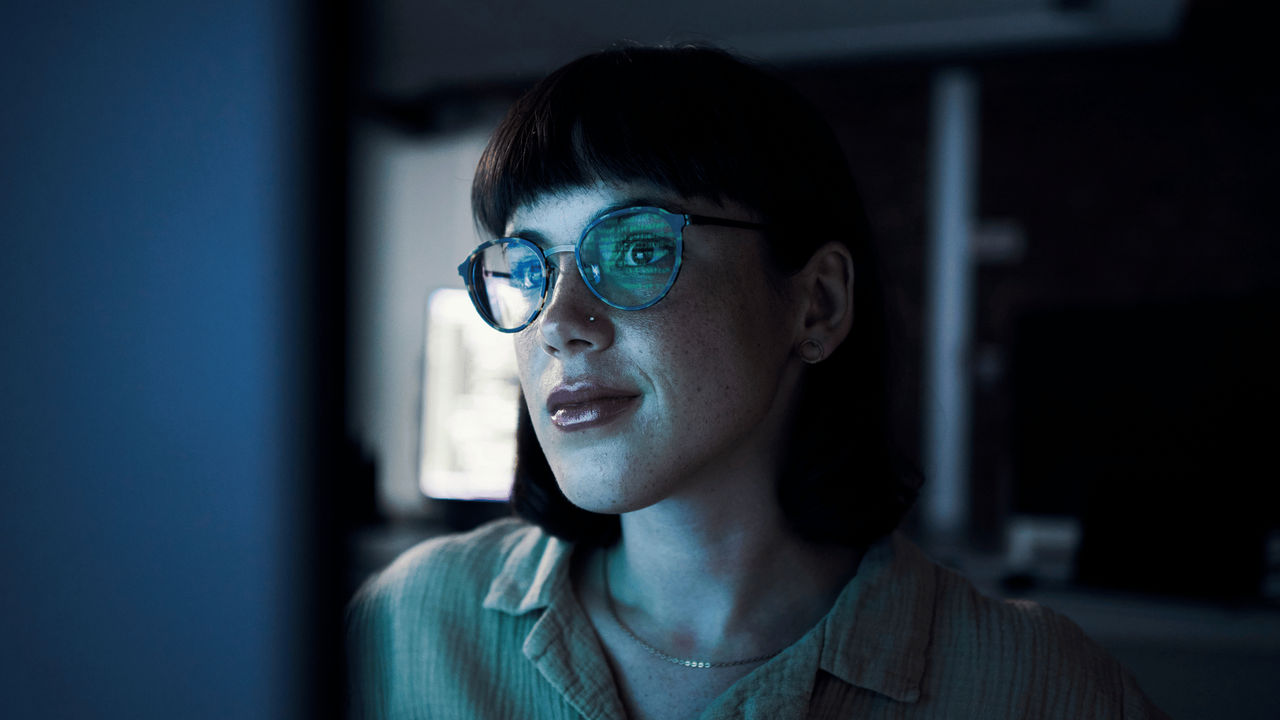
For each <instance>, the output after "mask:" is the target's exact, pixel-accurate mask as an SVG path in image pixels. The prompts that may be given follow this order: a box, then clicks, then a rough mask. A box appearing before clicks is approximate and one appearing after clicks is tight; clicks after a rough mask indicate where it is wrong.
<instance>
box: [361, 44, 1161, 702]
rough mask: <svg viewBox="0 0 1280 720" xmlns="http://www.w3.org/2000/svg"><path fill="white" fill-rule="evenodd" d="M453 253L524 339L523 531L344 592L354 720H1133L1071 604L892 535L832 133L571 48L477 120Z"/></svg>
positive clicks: (849, 219)
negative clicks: (956, 569)
mask: <svg viewBox="0 0 1280 720" xmlns="http://www.w3.org/2000/svg"><path fill="white" fill-rule="evenodd" d="M473 206H474V210H475V214H476V217H477V220H478V222H479V224H480V225H481V226H482V227H483V228H484V229H485V230H486V231H487V232H488V233H489V234H490V235H491V236H492V237H494V238H495V240H492V241H489V242H487V243H485V244H483V245H481V246H480V247H479V248H478V249H477V250H476V251H475V252H474V253H473V254H472V255H471V256H470V257H469V258H468V259H467V261H466V262H464V263H463V265H462V266H461V267H460V272H461V273H462V275H463V278H464V281H465V282H466V283H467V286H468V288H469V290H470V291H471V295H472V299H473V301H474V302H475V304H476V308H477V310H478V311H479V312H480V314H481V317H483V318H484V319H485V321H486V322H488V323H489V324H490V325H492V326H493V327H494V328H496V329H497V330H501V331H504V332H509V333H512V335H513V338H514V342H515V347H516V353H517V359H518V366H519V373H520V382H521V389H522V395H523V397H522V404H521V410H520V422H519V437H518V455H519V459H518V464H517V469H516V476H517V478H516V484H515V487H514V491H513V505H514V507H515V509H516V512H517V514H518V515H519V516H520V518H521V519H520V520H507V521H502V522H499V523H495V524H492V525H489V526H486V527H483V528H480V529H479V530H477V531H475V532H473V533H470V534H468V535H464V536H460V537H452V538H445V539H440V540H433V541H430V542H428V543H424V544H423V545H421V546H419V547H417V548H415V549H414V550H411V551H410V552H408V553H407V554H406V555H405V556H403V557H401V558H400V559H399V560H398V561H397V562H396V563H394V564H393V565H392V566H391V567H390V568H389V569H388V570H386V571H384V572H383V573H382V574H381V575H380V576H378V577H377V578H375V579H374V580H372V581H371V582H370V583H368V584H367V585H366V586H365V588H364V589H362V591H361V593H360V594H359V595H358V596H357V598H356V599H355V600H354V601H353V604H352V606H351V610H350V615H349V622H350V630H351V638H352V660H353V663H352V670H353V680H354V684H353V688H354V693H355V696H354V698H353V703H354V707H355V710H356V712H357V714H358V715H361V716H369V717H429V718H436V717H459V718H475V717H494V718H498V717H520V718H576V717H580V716H581V717H588V718H621V717H631V718H694V717H708V718H729V717H734V718H736V717H758V718H765V717H767V718H781V717H796V718H799V717H833V718H834V717H860V718H861V717H868V718H877V717H912V718H914V717H1037V718H1040V717H1132V718H1140V717H1150V716H1158V714H1159V713H1158V711H1157V710H1155V709H1154V708H1153V707H1152V706H1151V705H1150V704H1149V702H1148V701H1147V700H1146V698H1145V697H1144V696H1143V695H1142V693H1141V691H1139V690H1138V689H1137V687H1136V685H1135V684H1134V682H1133V680H1132V678H1131V677H1130V676H1129V675H1128V674H1127V673H1126V672H1125V671H1124V670H1123V669H1122V668H1121V667H1120V666H1119V665H1118V664H1117V663H1116V662H1115V661H1114V660H1113V659H1111V658H1110V657H1108V656H1107V655H1106V654H1105V653H1104V652H1103V651H1102V650H1101V649H1099V648H1098V647H1097V646H1096V645H1094V644H1093V643H1092V642H1090V641H1089V640H1088V639H1087V638H1085V637H1084V636H1083V634H1082V633H1081V632H1080V630H1079V629H1078V628H1076V627H1075V626H1074V625H1072V624H1071V623H1070V622H1069V621H1067V620H1065V619H1063V618H1061V617H1059V616H1057V615H1054V614H1053V613H1052V612H1050V611H1047V610H1044V609H1042V608H1039V607H1036V606H1034V605H1030V604H1025V603H1023V604H1014V603H1003V602H998V601H993V600H989V599H986V598H983V597H982V596H980V595H979V594H978V593H976V592H975V591H974V589H973V588H972V586H971V585H969V584H968V583H967V582H966V581H964V580H963V579H961V578H959V577H957V576H956V575H954V574H952V573H950V572H948V571H946V570H943V569H942V568H940V567H938V566H936V565H934V564H932V563H931V562H930V561H928V560H927V559H925V558H924V557H923V556H922V555H921V554H920V552H919V551H918V550H917V549H916V548H915V547H914V546H912V545H911V544H910V543H909V542H908V541H906V540H905V539H903V538H902V537H901V536H899V535H897V534H893V530H894V528H895V527H896V526H897V524H898V522H899V520H900V519H901V517H902V515H903V514H904V513H905V512H906V510H907V509H908V508H909V507H910V506H911V503H912V501H913V500H914V497H915V485H916V484H915V483H914V482H911V481H910V479H909V477H907V476H904V475H903V474H902V473H901V472H899V471H898V470H897V469H896V468H895V464H894V463H893V462H892V454H891V452H890V449H889V448H890V443H889V439H888V433H887V432H886V422H887V421H886V416H887V413H886V405H887V398H886V393H885V390H884V388H885V363H884V359H883V347H884V343H883V311H882V308H881V305H880V288H879V287H878V284H877V278H876V274H875V263H874V261H873V259H872V256H871V248H870V242H869V238H868V232H867V223H866V220H865V217H864V213H863V210H862V208H861V204H860V201H859V198H858V195H857V192H856V190H855V188H854V184H853V180H852V178H851V176H850V173H849V171H848V169H847V167H846V164H845V162H844V160H843V155H842V153H841V151H840V148H839V146H838V145H837V143H836V141H835V139H834V137H833V136H832V134H831V132H830V130H829V129H828V128H827V127H826V125H825V123H824V122H823V121H822V120H821V119H820V118H819V117H818V116H817V115H816V113H815V112H814V111H813V110H812V109H811V108H810V107H809V106H808V105H807V104H806V103H805V102H804V101H802V100H801V99H800V98H799V97H798V96H797V95H796V94H795V93H794V92H793V91H791V90H790V89H789V88H787V87H786V86H785V85H783V84H782V83H780V82H779V81H777V80H775V79H773V78H772V77H770V76H768V75H766V74H764V73H762V72H760V71H758V70H756V69H754V68H752V67H750V66H748V65H746V64H744V63H742V62H740V61H738V60H736V59H734V58H732V57H731V56H729V55H727V54H725V53H723V52H720V51H716V50H710V49H704V48H677V49H655V48H629V49H621V50H613V51H609V52H604V53H600V54H596V55H592V56H588V57H585V58H582V59H580V60H577V61H575V62H573V63H571V64H569V65H567V66H565V67H564V68H561V69H560V70H558V71H556V72H555V73H553V74H552V75H551V76H549V77H547V78H546V79H545V80H543V81H542V82H541V83H539V84H538V85H537V86H536V87H534V88H533V89H532V90H531V91H530V92H529V93H528V94H527V95H526V96H525V97H524V98H522V99H521V100H520V101H519V102H518V103H517V104H516V105H515V106H514V107H513V109H512V110H511V112H510V114H509V115H508V116H507V118H506V119H505V120H504V121H503V123H502V125H501V126H500V127H499V128H498V130H497V131H496V133H495V134H494V136H493V138H492V140H491V142H490V144H489V146H488V148H487V149H486V151H485V153H484V156H483V158H482V159H481V162H480V166H479V169H478V171H477V174H476V179H475V184H474V187H473Z"/></svg>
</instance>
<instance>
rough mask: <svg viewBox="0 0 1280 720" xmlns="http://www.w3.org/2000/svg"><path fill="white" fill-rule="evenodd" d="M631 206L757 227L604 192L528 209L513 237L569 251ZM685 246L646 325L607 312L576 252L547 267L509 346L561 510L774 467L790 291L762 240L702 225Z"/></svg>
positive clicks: (789, 366) (731, 211) (701, 209)
mask: <svg viewBox="0 0 1280 720" xmlns="http://www.w3.org/2000/svg"><path fill="white" fill-rule="evenodd" d="M634 205H656V206H658V207H663V208H665V209H667V210H670V211H673V212H678V213H696V214H704V215H712V216H719V217H727V218H733V219H739V220H752V221H758V220H759V218H758V217H754V216H753V215H752V213H750V212H748V211H746V210H745V209H744V208H741V207H736V206H733V205H729V206H721V205H718V204H716V203H713V202H709V201H706V200H697V199H693V200H689V199H681V198H677V197H675V196H673V195H671V193H669V192H664V191H661V190H656V189H655V188H653V187H651V186H648V185H637V184H628V185H621V186H618V185H597V186H594V187H583V188H578V189H574V190H571V191H566V192H562V193H556V194H548V195H543V196H541V197H540V198H539V199H538V200H537V201H535V202H533V203H531V204H528V205H524V206H521V207H519V208H518V209H517V210H516V211H515V213H513V215H512V217H511V219H510V222H509V224H508V227H507V235H508V236H517V237H523V238H527V239H530V240H534V241H536V242H537V243H538V244H539V245H541V246H542V247H543V249H544V250H545V249H546V248H548V247H551V246H557V245H571V244H573V243H576V242H577V240H578V237H579V235H580V234H581V233H582V230H583V228H585V227H586V226H587V225H588V224H589V223H590V222H591V221H592V220H593V219H595V218H596V217H598V216H599V215H602V214H604V213H605V212H608V211H609V210H613V209H617V208H619V207H629V206H634ZM684 241H685V242H684V259H683V265H682V267H681V270H680V275H679V278H678V279H677V280H676V283H675V285H674V286H673V287H672V288H671V290H670V292H669V293H668V294H667V296H666V297H665V298H663V299H662V300H661V301H660V302H658V303H657V304H656V305H654V306H652V307H649V308H646V309H644V310H618V309H615V308H612V307H610V306H608V305H606V304H604V303H603V302H601V301H600V300H599V299H598V298H596V297H595V296H594V295H593V294H592V293H591V291H590V290H589V289H587V287H586V285H585V284H584V283H583V281H582V277H581V276H580V275H579V274H578V270H577V267H576V266H575V264H574V258H573V253H572V252H568V253H558V254H555V255H552V256H551V257H550V258H549V259H548V262H549V263H551V264H554V265H555V266H556V267H557V269H558V272H557V273H555V284H554V287H553V288H552V289H551V292H550V293H549V294H548V296H547V300H546V305H545V306H544V308H543V310H542V313H541V314H540V315H539V316H538V318H537V319H536V320H535V321H534V322H533V324H532V325H530V326H529V327H528V328H526V329H524V330H523V331H521V332H519V333H517V334H516V336H515V345H516V354H517V360H518V364H519V370H520V383H521V387H522V388H523V391H524V396H525V400H526V401H527V403H528V406H529V413H530V415H531V416H532V419H533V427H534V430H535V431H536V433H537V436H538V440H539V442H540V443H541V445H542V449H543V452H544V453H545V454H546V457H547V460H548V461H549V463H550V465H551V469H552V471H553V472H554V473H555V476H556V479H557V481H558V482H559V484H560V487H561V489H562V490H563V492H564V493H565V495H566V496H567V497H568V498H569V499H570V500H571V501H572V502H573V503H574V504H576V505H578V506H580V507H583V508H585V509H588V510H592V511H595V512H609V513H619V512H629V511H632V510H638V509H641V508H644V507H647V506H649V505H652V504H654V503H657V502H659V501H661V500H664V499H666V498H669V497H677V496H681V495H689V494H691V493H697V492H698V491H699V488H702V489H703V490H710V491H711V492H714V485H715V483H716V482H717V481H719V482H723V481H725V479H727V478H732V477H734V476H735V475H740V474H741V473H742V472H745V471H751V472H755V473H756V474H759V473H760V472H761V466H760V463H762V462H764V463H773V462H775V459H776V452H777V450H778V448H779V447H780V445H781V442H782V436H783V428H784V427H785V426H786V421H787V417H786V415H787V411H788V404H789V399H790V398H791V397H792V396H793V395H794V393H795V387H796V384H797V382H798V375H799V373H798V370H797V369H796V368H797V366H796V362H798V361H797V360H796V359H795V358H794V356H793V352H792V351H793V348H794V347H795V344H796V343H797V342H798V341H799V340H800V339H801V338H799V337H798V336H797V329H796V328H798V327H799V326H800V325H799V323H800V320H801V318H800V317H799V313H798V312H797V311H796V308H795V303H794V302H793V301H792V300H791V299H790V296H791V295H792V294H793V293H792V292H790V290H789V281H788V280H787V279H786V278H782V279H778V280H775V281H774V282H773V283H771V282H770V281H769V275H768V270H767V265H766V261H765V253H766V246H765V242H766V241H765V239H764V237H763V236H762V234H761V233H760V232H759V231H756V230H747V229H739V228H727V227H718V226H709V225H692V226H689V227H687V228H685V230H684ZM593 318H594V320H593ZM771 470H772V467H769V468H768V470H766V472H771Z"/></svg>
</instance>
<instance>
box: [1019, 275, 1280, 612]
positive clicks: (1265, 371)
mask: <svg viewBox="0 0 1280 720" xmlns="http://www.w3.org/2000/svg"><path fill="white" fill-rule="evenodd" d="M1278 307H1280V303H1278V302H1277V299H1276V298H1267V299H1262V300H1253V301H1232V302H1225V301H1214V302H1196V303H1192V302H1187V303H1177V304H1168V305H1151V306H1141V307H1091V308H1080V309H1069V310H1053V311H1045V312H1039V313H1033V314H1028V315H1026V316H1025V317H1023V318H1022V319H1021V321H1020V322H1019V324H1018V326H1017V333H1016V338H1015V342H1014V349H1013V363H1012V365H1013V392H1014V448H1015V449H1014V467H1015V478H1016V479H1015V485H1014V498H1013V509H1014V511H1015V512H1017V513H1025V514H1048V515H1073V516H1075V517H1077V518H1079V519H1080V522H1081V528H1082V532H1081V537H1080V545H1079V549H1078V552H1077V555H1076V563H1075V579H1076V581H1077V582H1079V583H1081V584H1086V585H1094V586H1102V587H1108V588H1116V589H1123V590H1132V591H1139V592H1154V593H1168V594H1176V595H1184V596H1197V597H1215V598H1247V597H1251V596H1257V595H1258V594H1259V593H1260V589H1261V584H1262V578H1263V573H1264V571H1265V567H1264V564H1265V555H1264V554H1265V543H1266V537H1267V534H1268V532H1269V531H1270V530H1272V529H1273V528H1275V527H1277V526H1280V509H1278V508H1280V505H1277V503H1276V502H1275V500H1273V498H1274V497H1275V493H1274V490H1273V487H1274V486H1275V485H1277V484H1278V482H1280V471H1278V470H1277V462H1276V454H1275V453H1276V450H1277V446H1276V443H1275V440H1276V435H1277V429H1278V425H1280V424H1278V422H1277V417H1278V415H1277V412H1278V410H1280V407H1278V401H1280V391H1278V388H1280V382H1278V380H1277V378H1278V377H1280V361H1278V360H1280V354H1278V353H1277V350H1276V347H1275V346H1276V340H1277V337H1278V336H1280V333H1278V332H1277V328H1280V322H1277V321H1278V320H1280V313H1278V312H1277V308H1278Z"/></svg>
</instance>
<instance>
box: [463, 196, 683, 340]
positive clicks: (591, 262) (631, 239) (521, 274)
mask: <svg viewBox="0 0 1280 720" xmlns="http://www.w3.org/2000/svg"><path fill="white" fill-rule="evenodd" d="M673 218H679V219H680V223H682V222H683V219H682V218H681V216H673ZM680 227H681V224H679V223H678V224H676V225H675V226H673V224H672V221H671V220H669V219H668V218H667V217H665V216H663V215H661V214H659V213H656V212H637V213H630V214H620V215H616V216H613V217H607V218H605V219H604V220H602V221H601V222H599V223H597V224H596V225H594V226H593V227H592V228H591V230H589V231H588V232H587V234H586V236H585V237H584V238H583V239H582V244H581V245H580V246H579V248H578V261H579V264H580V267H581V269H582V275H583V280H584V281H585V282H586V283H587V286H588V287H590V288H591V289H592V291H593V292H595V294H596V295H597V296H598V297H600V298H601V299H602V300H604V301H605V302H607V303H608V304H610V305H612V306H614V307H617V308H622V309H640V308H643V307H648V306H649V305H651V304H653V303H654V302H656V301H657V300H658V299H659V298H661V297H662V295H663V294H664V293H665V292H666V291H667V289H668V288H669V287H670V286H671V282H672V281H673V280H674V276H675V272H676V271H677V269H678V267H679V259H680V247H679V235H678V233H679V232H680ZM471 277H472V287H473V293H474V296H475V297H474V299H475V301H476V307H477V309H479V310H480V312H481V314H483V315H485V316H486V318H487V319H488V320H490V321H491V322H492V323H493V324H495V325H496V326H497V327H499V328H502V329H505V330H513V329H517V328H520V327H523V326H524V325H526V324H528V323H529V322H531V321H532V320H533V318H534V317H535V316H536V315H537V313H538V310H539V309H541V306H542V301H543V298H544V296H545V294H546V292H547V269H546V265H545V264H544V262H543V259H542V255H541V253H540V252H539V251H538V250H537V249H536V247H535V246H534V245H533V244H532V243H530V242H529V241H527V240H519V239H505V240H500V241H498V242H496V243H494V244H492V245H489V246H488V247H486V248H484V249H483V250H481V251H480V252H479V253H477V254H476V256H475V258H474V260H473V266H472V275H471Z"/></svg>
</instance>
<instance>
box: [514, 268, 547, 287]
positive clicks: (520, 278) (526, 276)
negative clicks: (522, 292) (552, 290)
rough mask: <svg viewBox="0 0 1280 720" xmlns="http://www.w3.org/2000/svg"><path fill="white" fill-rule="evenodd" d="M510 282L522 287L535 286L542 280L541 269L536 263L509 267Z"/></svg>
mask: <svg viewBox="0 0 1280 720" xmlns="http://www.w3.org/2000/svg"><path fill="white" fill-rule="evenodd" d="M511 282H512V284H513V285H515V286H516V287H520V288H524V289H529V288H533V287H537V286H538V285H539V284H540V283H541V282H542V270H541V268H539V267H538V266H537V264H536V263H527V264H524V265H517V266H515V267H513V268H511Z"/></svg>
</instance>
